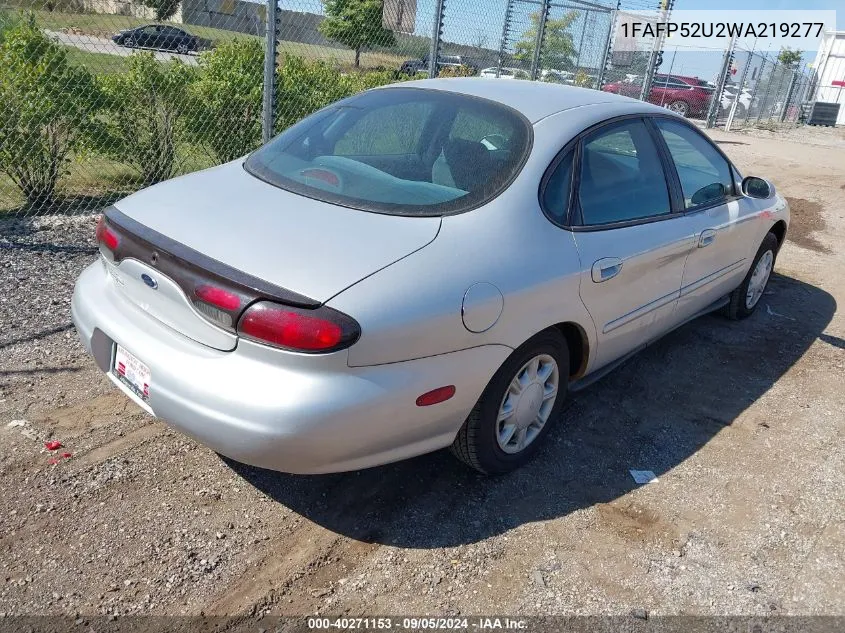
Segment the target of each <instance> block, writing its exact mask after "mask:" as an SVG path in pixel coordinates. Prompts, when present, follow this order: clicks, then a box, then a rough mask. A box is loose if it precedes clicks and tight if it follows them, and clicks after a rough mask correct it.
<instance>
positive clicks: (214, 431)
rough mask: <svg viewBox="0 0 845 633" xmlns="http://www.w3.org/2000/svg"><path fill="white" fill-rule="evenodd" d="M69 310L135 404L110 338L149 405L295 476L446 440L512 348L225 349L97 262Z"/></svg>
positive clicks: (221, 445)
mask: <svg viewBox="0 0 845 633" xmlns="http://www.w3.org/2000/svg"><path fill="white" fill-rule="evenodd" d="M72 315H73V322H74V324H75V325H76V328H77V331H78V332H79V336H80V338H81V340H82V343H83V345H84V346H85V348H86V349H87V350H88V352H89V353H91V354H92V355H93V356H94V358H95V359H96V360H97V364H98V365H99V367H100V369H102V370H103V371H105V372H107V373H108V374H109V376H110V377H111V378H112V381H113V382H115V384H116V385H118V386H119V387H120V388H121V389H122V390H123V391H124V392H125V393H127V395H128V396H129V397H130V398H132V399H133V400H135V401H136V402H137V403H139V404H142V403H141V402H140V400H138V398H137V397H136V396H135V395H134V394H130V393H129V391H128V390H127V389H126V388H125V387H124V386H123V385H122V384H120V383H119V382H118V381H116V380H115V379H114V378H113V376H112V375H111V373H110V363H111V348H112V344H113V342H116V343H119V344H120V345H121V346H122V347H124V348H126V349H127V350H129V351H130V352H131V353H132V354H134V355H135V356H137V357H138V358H139V359H140V360H141V361H143V362H144V363H145V364H146V365H148V367H149V368H150V370H151V374H152V380H151V383H152V384H151V387H150V398H149V401H148V402H147V406H145V408H147V409H148V411H149V412H151V413H153V414H154V415H155V416H157V417H160V418H162V419H163V420H164V421H166V422H167V423H168V424H169V425H170V426H172V427H174V428H175V429H177V430H179V431H181V432H183V433H184V434H186V435H188V436H190V437H192V438H194V439H195V440H197V441H198V442H200V443H202V444H204V445H206V446H208V447H209V448H211V449H213V450H215V451H217V452H218V453H221V454H223V455H226V456H227V457H230V458H232V459H235V460H237V461H240V462H244V463H247V464H252V465H255V466H260V467H263V468H270V469H273V470H281V471H285V472H292V473H303V474H306V473H326V472H338V471H344V470H354V469H358V468H366V467H369V466H376V465H379V464H384V463H388V462H392V461H397V460H401V459H405V458H408V457H412V456H414V455H419V454H422V453H426V452H429V451H433V450H437V449H439V448H443V447H445V446H448V445H449V444H451V442H452V441H453V439H454V437H455V434H456V433H457V431H458V429H459V428H460V426H461V424H463V421H464V420H465V419H466V416H467V415H468V414H469V412H470V411H471V410H472V408H473V406H475V403H476V401H477V400H478V398H479V397H480V395H481V392H482V391H483V390H484V387H485V386H486V384H487V382H488V381H489V379H490V377H491V376H492V375H493V373H494V372H495V371H496V369H497V368H498V367H499V366H500V365H501V363H502V362H504V360H505V359H506V358H507V356H508V354H509V353H510V352H511V350H510V348H508V347H505V346H496V345H490V346H483V347H477V348H472V349H467V350H462V351H459V352H453V353H450V354H444V355H441V356H434V357H430V358H424V359H418V360H413V361H406V362H401V363H393V364H389V365H378V366H372V367H354V368H350V367H348V366H347V363H346V357H347V352H346V351H341V352H337V353H334V354H327V355H323V356H311V355H303V354H294V353H290V352H283V351H280V350H274V349H271V348H268V347H265V346H262V345H257V344H254V343H251V342H249V341H245V340H239V342H238V346H237V348H236V349H235V350H233V351H230V352H223V351H219V350H215V349H212V348H210V347H207V346H205V345H202V344H200V343H196V342H194V341H192V340H190V339H188V338H187V337H185V336H183V335H181V334H179V333H177V332H176V331H174V330H172V329H170V328H169V327H167V326H166V325H164V324H162V323H160V322H159V321H157V320H155V319H153V318H152V317H150V316H149V315H147V314H146V313H145V312H144V311H143V310H141V309H140V308H138V307H136V306H135V305H133V304H131V303H130V302H128V301H126V300H124V299H123V298H122V296H121V295H120V293H119V292H117V291H116V290H115V288H114V287H113V281H112V280H111V278H110V277H109V276H108V275H107V273H106V271H105V269H104V267H103V265H102V263H100V262H95V263H94V264H92V265H91V266H89V267H88V268H86V269H85V271H83V273H82V275H80V277H79V279H78V280H77V283H76V288H75V290H74V294H73V300H72ZM449 384H453V385H455V386H456V393H455V396H454V397H453V398H452V399H450V400H448V401H446V402H443V403H440V404H437V405H433V406H429V407H417V406H416V405H415V400H416V398H417V397H418V396H419V395H420V394H422V393H424V392H426V391H429V390H431V389H435V388H437V387H440V386H443V385H449ZM142 406H144V405H143V404H142Z"/></svg>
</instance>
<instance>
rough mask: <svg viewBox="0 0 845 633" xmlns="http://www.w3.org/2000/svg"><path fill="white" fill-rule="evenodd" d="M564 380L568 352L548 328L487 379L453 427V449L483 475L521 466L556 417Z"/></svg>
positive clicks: (566, 382)
mask: <svg viewBox="0 0 845 633" xmlns="http://www.w3.org/2000/svg"><path fill="white" fill-rule="evenodd" d="M568 378H569V350H568V348H567V346H566V339H564V337H563V335H562V334H560V333H559V332H558V331H557V330H553V329H550V330H546V331H543V332H541V333H539V334H537V335H536V336H534V337H532V338H531V339H529V340H528V341H526V342H525V343H523V344H522V345H521V346H520V347H519V348H517V349H516V350H514V352H513V354H511V355H510V357H508V359H507V360H506V361H505V363H504V364H503V365H502V366H501V367H500V368H499V370H498V371H497V372H496V374H495V375H494V376H493V378H492V379H491V380H490V382H489V384H488V385H487V388H486V389H485V390H484V393H482V394H481V398H479V400H478V403H477V404H476V405H475V408H474V409H473V410H472V412H471V413H470V414H469V417H467V419H466V421H465V422H464V425H463V426H462V427H461V430H460V431H458V435H457V437H455V441H454V442H453V443H452V447H451V450H452V453H453V454H454V455H455V456H456V457H457V458H458V459H460V460H461V461H462V462H464V463H465V464H467V465H468V466H470V467H472V468H474V469H476V470H478V471H480V472H482V473H485V474H495V473H506V472H509V471H511V470H514V469H515V468H518V467H519V466H522V465H523V464H525V463H526V462H528V461H529V460H530V459H531V458H532V457H533V456H534V454H535V453H536V452H537V450H538V449H539V448H540V446H541V445H542V442H543V440H544V438H545V436H546V435H547V433H548V431H549V429H550V428H551V427H552V425H554V423H555V422H556V421H557V418H558V417H559V415H560V411H561V407H562V406H563V402H564V400H565V399H566V388H567V384H568ZM552 390H554V396H551V395H550V394H551V393H552ZM550 401H551V402H550ZM549 402H550V403H549Z"/></svg>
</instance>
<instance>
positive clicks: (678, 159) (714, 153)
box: [655, 119, 733, 209]
mask: <svg viewBox="0 0 845 633" xmlns="http://www.w3.org/2000/svg"><path fill="white" fill-rule="evenodd" d="M655 123H656V124H657V128H658V129H659V130H660V133H661V134H662V135H663V140H665V141H666V145H667V146H668V148H669V153H670V154H671V155H672V161H673V162H674V163H675V169H676V170H677V172H678V178H679V179H680V181H681V189H682V190H683V193H684V205H685V206H686V208H687V209H691V208H693V207H697V206H701V205H710V204H714V203H718V202H719V201H720V200H725V199H727V197H728V196H730V195H733V179H732V178H731V167H730V164H729V163H728V161H726V160H725V159H724V157H723V156H722V155H721V154H720V153H719V151H718V150H717V149H716V148H715V147H713V145H711V144H710V141H708V140H707V139H706V138H704V137H703V136H701V134H699V133H698V132H696V131H695V130H693V129H691V128H689V127H688V126H687V125H686V124H684V123H679V122H677V121H672V120H671V119H656V120H655Z"/></svg>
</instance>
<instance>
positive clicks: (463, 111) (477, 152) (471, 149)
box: [245, 88, 531, 215]
mask: <svg viewBox="0 0 845 633" xmlns="http://www.w3.org/2000/svg"><path fill="white" fill-rule="evenodd" d="M530 146H531V125H530V124H529V123H528V121H527V120H526V119H525V118H524V117H523V116H522V115H520V114H519V113H517V112H516V111H515V110H512V109H511V108H509V107H507V106H504V105H501V104H499V103H495V102H493V101H488V100H487V99H479V98H476V97H470V96H468V95H463V94H457V93H452V92H446V91H441V90H425V89H419V88H387V89H379V90H371V91H369V92H364V93H361V94H359V95H356V96H354V97H350V98H348V99H345V100H343V101H339V102H338V103H336V104H334V105H331V106H329V107H327V108H324V109H323V110H320V111H319V112H317V113H315V114H312V115H311V116H309V117H307V118H305V119H303V120H302V121H300V122H299V123H297V124H296V125H294V126H292V127H290V128H288V129H287V130H285V131H284V132H282V133H281V134H280V135H279V136H277V137H276V138H275V139H273V140H272V141H270V143H268V144H267V145H265V146H264V147H262V148H260V149H259V150H257V151H256V152H255V153H253V154H252V155H251V156H250V157H249V158H248V159H247V161H246V163H245V168H246V170H247V171H248V172H250V173H251V174H253V175H254V176H256V177H258V178H260V179H262V180H264V181H266V182H268V183H270V184H272V185H275V186H277V187H280V188H282V189H286V190H287V191H291V192H293V193H297V194H301V195H304V196H308V197H309V198H316V199H318V200H323V201H325V202H330V203H333V204H338V205H342V206H347V207H352V208H355V209H362V210H365V211H376V212H380V213H389V214H395V215H443V214H445V213H454V212H459V211H465V210H468V209H470V208H473V207H476V206H478V205H480V204H483V203H484V202H487V201H488V200H490V199H492V198H494V197H495V196H497V195H498V194H499V193H501V192H502V191H503V190H504V189H505V188H506V187H507V186H508V185H509V184H510V182H511V181H512V180H513V178H515V177H516V175H517V174H518V173H519V170H520V169H521V168H522V165H523V163H524V162H525V159H526V157H527V155H528V152H529V150H530Z"/></svg>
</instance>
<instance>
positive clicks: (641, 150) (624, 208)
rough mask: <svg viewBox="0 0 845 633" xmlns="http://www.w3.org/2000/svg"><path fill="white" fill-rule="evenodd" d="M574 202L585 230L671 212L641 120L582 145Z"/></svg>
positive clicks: (597, 133)
mask: <svg viewBox="0 0 845 633" xmlns="http://www.w3.org/2000/svg"><path fill="white" fill-rule="evenodd" d="M582 144H583V145H582V151H581V178H580V186H579V190H578V199H579V203H580V208H581V217H582V223H583V224H584V225H586V226H597V225H602V224H611V223H614V222H627V221H631V220H641V219H646V218H651V217H656V216H661V215H666V214H668V213H671V210H672V209H671V206H670V203H669V189H668V187H667V184H666V175H665V173H664V171H663V166H662V164H661V162H660V155H659V154H658V151H657V148H656V147H655V145H654V142H653V141H652V138H651V135H650V133H649V131H648V128H646V125H645V123H643V122H642V121H641V120H638V119H637V120H629V121H622V122H620V123H616V124H612V125H608V126H605V127H602V128H600V129H598V130H597V131H595V132H593V133H592V134H591V135H590V136H587V137H586V138H584V139H583V141H582Z"/></svg>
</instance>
